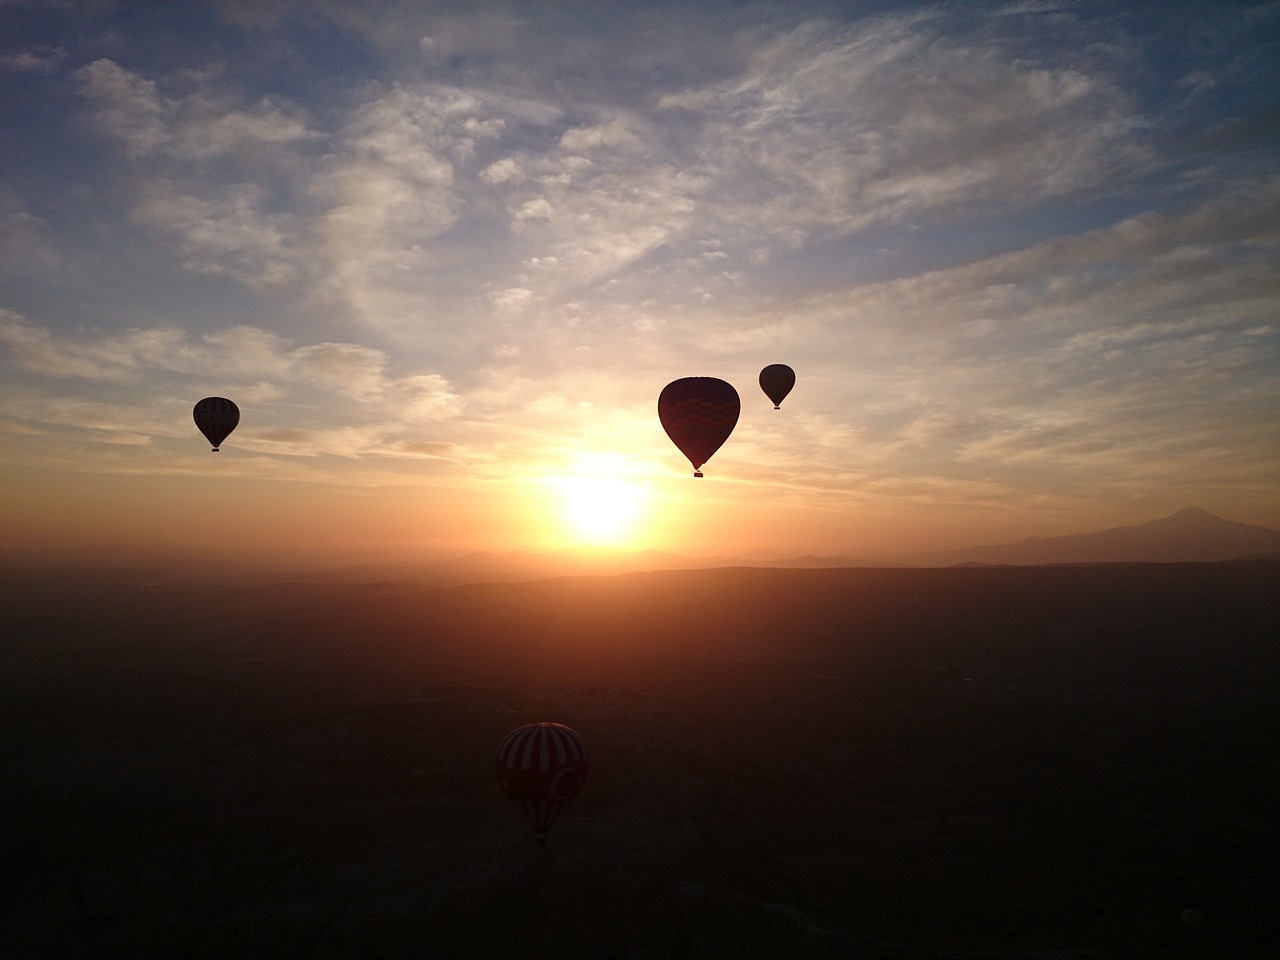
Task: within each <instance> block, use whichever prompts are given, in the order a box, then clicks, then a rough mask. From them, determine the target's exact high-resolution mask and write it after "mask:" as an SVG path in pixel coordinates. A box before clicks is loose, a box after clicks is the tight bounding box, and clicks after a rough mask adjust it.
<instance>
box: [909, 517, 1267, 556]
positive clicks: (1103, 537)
mask: <svg viewBox="0 0 1280 960" xmlns="http://www.w3.org/2000/svg"><path fill="white" fill-rule="evenodd" d="M1276 552H1280V530H1272V529H1271V528H1270V527H1261V526H1256V525H1254V524H1249V523H1237V522H1235V521H1234V520H1224V519H1223V518H1222V517H1219V516H1215V515H1214V514H1212V513H1209V512H1208V511H1207V510H1201V509H1199V508H1198V507H1185V508H1184V509H1182V510H1179V511H1178V512H1177V513H1174V514H1172V515H1170V516H1167V517H1162V518H1160V519H1159V520H1151V521H1149V522H1148V523H1140V524H1137V525H1135V526H1124V527H1111V528H1109V529H1107V530H1099V531H1097V532H1095V533H1077V534H1071V535H1069V536H1063V537H1027V538H1026V539H1025V540H1019V541H1017V542H1016V543H1007V544H992V545H987V546H978V547H966V548H964V549H960V550H946V551H940V552H933V553H922V554H913V555H911V556H910V557H908V558H907V559H910V560H911V561H912V562H914V563H917V564H919V565H921V566H952V565H955V564H961V563H965V564H975V563H976V564H1011V565H1015V566H1026V565H1032V564H1050V563H1204V562H1216V561H1221V560H1235V559H1239V558H1242V557H1248V556H1256V555H1260V554H1268V553H1276Z"/></svg>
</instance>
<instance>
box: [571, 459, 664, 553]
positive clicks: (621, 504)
mask: <svg viewBox="0 0 1280 960" xmlns="http://www.w3.org/2000/svg"><path fill="white" fill-rule="evenodd" d="M555 487H556V489H557V493H558V495H559V498H560V504H559V506H560V514H561V518H562V520H563V522H564V527H565V532H566V534H567V535H568V539H571V540H572V541H573V542H575V543H580V544H591V545H594V546H611V547H620V546H626V545H627V544H628V543H629V542H630V541H631V540H632V538H633V537H634V536H635V534H636V531H637V529H638V527H639V525H640V522H641V520H642V519H643V516H644V513H645V506H646V500H647V496H646V491H645V489H644V487H642V486H641V485H640V484H638V483H635V482H632V481H630V480H624V479H622V478H620V477H614V476H607V475H594V476H578V477H562V478H559V479H557V481H556V483H555Z"/></svg>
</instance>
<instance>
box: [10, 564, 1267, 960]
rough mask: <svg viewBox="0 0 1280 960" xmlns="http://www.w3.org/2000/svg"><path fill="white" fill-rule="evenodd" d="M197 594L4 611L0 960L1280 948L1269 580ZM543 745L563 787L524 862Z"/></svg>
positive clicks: (43, 574) (56, 601)
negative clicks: (566, 766) (517, 756)
mask: <svg viewBox="0 0 1280 960" xmlns="http://www.w3.org/2000/svg"><path fill="white" fill-rule="evenodd" d="M178 574H182V575H181V576H179V575H178ZM189 574H190V569H189V568H187V569H185V570H177V569H176V568H175V570H173V571H170V575H169V576H165V575H164V573H163V572H159V573H158V572H157V571H155V570H142V569H133V570H131V569H116V570H92V571H90V570H74V569H62V570H35V569H27V570H17V569H15V570H11V571H9V573H8V575H7V576H6V579H5V584H4V588H3V598H2V599H3V611H4V612H3V626H2V627H0V629H2V630H3V633H4V635H5V636H6V638H7V639H6V641H5V642H4V645H3V647H2V648H0V650H2V651H3V652H2V653H0V656H2V657H3V665H2V673H0V676H2V677H3V680H2V681H0V683H2V684H3V688H2V695H0V705H2V709H3V720H4V724H3V730H4V735H3V745H2V748H0V749H2V751H3V752H2V756H3V764H4V769H5V771H6V773H5V777H4V781H3V783H4V786H3V791H4V806H5V810H6V812H7V815H6V817H5V819H4V830H5V834H6V837H5V846H6V849H7V850H8V851H10V852H9V853H8V854H7V855H6V858H5V859H6V874H7V882H6V893H5V900H4V902H5V907H4V912H3V918H2V920H3V928H2V929H3V934H2V936H0V948H2V950H3V954H4V955H5V956H7V957H53V956H58V957H150V956H157V957H158V956H191V957H215V956H217V957H225V956H236V957H275V956H286V957H352V956H369V957H410V956H414V957H419V956H458V957H464V956H465V957H535V956H566V957H894V958H896V957H918V956H930V957H988V956H1006V957H1007V956H1019V957H1022V956H1026V957H1044V958H1075V957H1079V958H1085V957H1089V958H1101V957H1116V958H1120V957H1151V958H1157V957H1159V958H1167V957H1223V958H1226V957H1232V958H1239V957H1262V956H1265V955H1268V948H1269V946H1270V945H1272V944H1274V942H1275V940H1274V934H1275V922H1274V919H1273V917H1274V915H1275V907H1276V898H1275V891H1276V890H1277V889H1280V867H1278V866H1277V864H1280V829H1278V828H1277V826H1276V824H1275V817H1274V799H1275V796H1276V788H1277V785H1280V777H1278V775H1277V770H1278V766H1277V762H1276V761H1277V750H1276V742H1275V738H1274V727H1275V713H1276V706H1277V700H1278V692H1280V691H1278V688H1277V683H1276V680H1277V677H1278V676H1280V672H1278V668H1280V652H1278V650H1277V646H1276V642H1275V639H1274V638H1275V637H1276V636H1280V629H1278V628H1280V611H1278V608H1277V604H1276V602H1275V597H1276V596H1277V595H1280V594H1278V593H1277V590H1278V588H1280V564H1277V563H1276V562H1275V560H1274V559H1267V558H1262V559H1243V560H1234V561H1224V562H1215V563H1171V564H1139V563H1134V564H1085V565H1074V566H1037V567H1031V566H1027V567H952V568H933V569H925V568H921V569H888V568H884V569H877V568H870V567H861V568H859V567H833V568H827V569H758V568H757V569H753V568H748V567H726V568H714V569H705V570H667V571H648V572H635V573H627V574H613V575H602V576H572V577H553V578H548V579H540V580H528V581H524V582H506V583H499V582H489V583H470V584H463V585H459V586H449V587H431V586H427V585H424V584H423V583H420V582H414V581H413V580H412V579H401V580H395V579H384V580H381V581H376V580H365V581H363V582H362V581H360V580H359V579H358V578H357V579H348V580H346V581H341V582H340V581H336V580H329V581H324V580H320V581H317V580H314V579H310V580H309V579H306V578H304V577H298V578H295V579H287V578H278V577H276V576H273V575H262V576H259V577H256V578H255V577H251V576H247V575H243V573H241V574H237V575H236V576H233V577H221V576H215V575H213V574H209V575H207V576H205V577H197V576H191V575H189ZM533 720H554V721H558V722H562V723H567V724H569V725H571V726H572V727H574V728H575V729H576V730H578V731H579V732H580V733H581V734H582V736H583V737H584V739H585V740H586V741H587V743H588V744H589V747H590V750H591V760H592V769H591V773H590V776H589V778H588V781H587V784H586V787H585V789H584V790H583V792H582V794H581V796H579V797H578V799H577V800H576V801H575V802H574V803H573V805H572V806H571V807H570V808H569V810H568V812H567V813H566V814H565V815H564V817H563V819H562V820H561V821H560V822H559V823H558V824H557V825H556V827H555V828H554V830H553V831H552V833H551V835H550V837H549V840H548V843H547V845H546V847H545V848H541V847H539V845H538V843H537V842H536V840H534V838H533V836H532V834H531V832H530V831H529V829H528V827H527V826H526V825H525V824H524V822H523V821H522V820H521V819H520V818H519V816H518V815H517V813H516V811H515V810H514V809H512V808H511V807H510V806H509V805H508V803H507V802H506V800H505V798H503V797H502V795H501V794H500V793H499V791H498V789H497V786H496V782H495V779H494V774H493V753H494V750H495V749H496V746H497V744H498V743H499V741H500V740H501V738H502V737H503V736H504V734H505V733H506V732H507V731H508V730H510V729H512V728H513V727H515V726H517V725H519V724H521V723H525V722H529V721H533Z"/></svg>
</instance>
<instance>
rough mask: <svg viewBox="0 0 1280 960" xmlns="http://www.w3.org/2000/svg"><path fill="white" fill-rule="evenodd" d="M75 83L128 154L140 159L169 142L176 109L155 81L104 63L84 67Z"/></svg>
mask: <svg viewBox="0 0 1280 960" xmlns="http://www.w3.org/2000/svg"><path fill="white" fill-rule="evenodd" d="M76 79H77V80H79V81H80V87H81V92H82V93H83V94H84V96H85V97H86V98H87V99H88V100H89V101H91V102H92V103H94V104H96V106H97V107H98V113H97V115H96V117H95V120H96V121H97V123H98V125H99V126H100V127H101V128H102V129H103V130H104V131H106V132H107V133H108V134H109V135H111V136H112V137H113V138H115V139H116V140H118V141H119V142H120V143H121V145H122V146H123V147H124V148H125V150H126V151H127V152H128V153H130V154H132V155H134V156H140V155H143V154H147V153H151V152H153V151H155V150H157V149H159V148H160V147H161V146H163V145H164V144H166V143H169V142H170V140H171V137H172V134H171V133H170V131H169V126H168V125H169V120H170V118H171V117H172V116H173V113H174V111H175V105H174V103H173V101H172V100H168V99H166V98H164V97H162V96H161V95H160V92H159V89H158V88H157V86H156V83H155V82H154V81H152V80H147V79H146V78H144V77H141V76H139V75H138V74H136V73H132V72H130V71H128V70H125V69H124V68H123V67H120V66H119V65H118V64H116V63H113V62H112V61H111V60H105V59H104V60H95V61H93V63H90V64H89V65H87V66H84V67H81V68H80V69H79V70H77V71H76Z"/></svg>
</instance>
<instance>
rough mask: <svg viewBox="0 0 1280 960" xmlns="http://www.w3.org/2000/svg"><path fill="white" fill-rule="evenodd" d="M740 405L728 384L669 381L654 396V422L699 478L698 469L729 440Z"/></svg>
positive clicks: (700, 380) (705, 379)
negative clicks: (687, 459)
mask: <svg viewBox="0 0 1280 960" xmlns="http://www.w3.org/2000/svg"><path fill="white" fill-rule="evenodd" d="M741 407H742V403H741V401H740V400H739V399H738V391H737V390H735V389H733V386H732V384H729V383H726V382H725V381H723V380H719V379H717V378H715V377H684V378H683V379H680V380H673V381H671V382H670V383H668V384H667V385H666V386H665V387H663V388H662V393H660V394H659V395H658V419H659V420H660V421H661V423H662V429H663V430H665V431H666V432H667V436H668V437H670V438H671V442H672V443H674V444H675V445H676V446H677V447H678V448H679V449H680V452H681V453H683V454H684V455H685V456H686V457H688V458H689V462H690V463H691V464H693V475H694V476H695V477H700V476H702V465H703V464H704V463H706V462H707V461H708V460H710V459H711V455H712V454H713V453H715V452H716V451H717V450H719V449H720V447H721V445H722V444H723V443H724V442H725V441H726V440H728V439H729V434H731V433H732V432H733V428H734V427H735V426H736V425H737V423H738V413H739V412H740V411H741Z"/></svg>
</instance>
